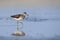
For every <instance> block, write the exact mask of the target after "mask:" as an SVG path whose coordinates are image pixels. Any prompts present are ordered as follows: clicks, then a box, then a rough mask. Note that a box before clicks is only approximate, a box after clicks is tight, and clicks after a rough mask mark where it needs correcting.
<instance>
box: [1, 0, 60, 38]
mask: <svg viewBox="0 0 60 40" xmlns="http://www.w3.org/2000/svg"><path fill="white" fill-rule="evenodd" d="M22 12H27V14H29V18H30V19H31V18H32V19H34V20H35V18H36V21H34V20H33V21H31V20H32V19H31V20H30V19H29V20H30V21H23V24H24V25H23V26H24V27H23V29H22V30H23V31H24V32H25V33H26V35H25V36H24V37H26V38H37V39H38V38H55V37H59V38H60V0H0V19H1V18H3V20H0V36H1V37H12V35H11V34H12V33H13V32H15V31H16V21H15V20H5V18H10V16H11V15H15V14H18V13H22ZM39 19H47V20H46V21H44V20H43V21H38V20H39ZM22 38H23V37H22Z"/></svg>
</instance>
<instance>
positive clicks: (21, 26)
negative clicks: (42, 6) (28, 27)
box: [20, 21, 23, 29]
mask: <svg viewBox="0 0 60 40" xmlns="http://www.w3.org/2000/svg"><path fill="white" fill-rule="evenodd" d="M20 23H21V25H22V26H21V27H20V29H22V28H23V22H22V21H21V22H20Z"/></svg>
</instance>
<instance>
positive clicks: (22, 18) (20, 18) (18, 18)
mask: <svg viewBox="0 0 60 40" xmlns="http://www.w3.org/2000/svg"><path fill="white" fill-rule="evenodd" d="M14 19H15V20H23V18H14Z"/></svg>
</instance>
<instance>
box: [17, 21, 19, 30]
mask: <svg viewBox="0 0 60 40" xmlns="http://www.w3.org/2000/svg"><path fill="white" fill-rule="evenodd" d="M18 26H19V21H17V31H19V27H18Z"/></svg>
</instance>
